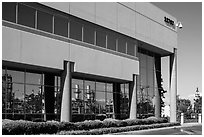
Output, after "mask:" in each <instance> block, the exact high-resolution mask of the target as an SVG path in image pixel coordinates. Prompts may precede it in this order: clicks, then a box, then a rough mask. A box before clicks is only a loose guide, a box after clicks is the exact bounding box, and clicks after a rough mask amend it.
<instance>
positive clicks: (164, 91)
mask: <svg viewBox="0 0 204 137" xmlns="http://www.w3.org/2000/svg"><path fill="white" fill-rule="evenodd" d="M162 83H163V79H162V78H161V89H160V90H159V94H160V102H161V111H164V107H165V103H164V98H165V96H164V94H165V93H166V92H167V91H166V90H164V88H163V84H162Z"/></svg>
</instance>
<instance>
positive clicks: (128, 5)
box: [120, 2, 136, 10]
mask: <svg viewBox="0 0 204 137" xmlns="http://www.w3.org/2000/svg"><path fill="white" fill-rule="evenodd" d="M120 3H121V4H123V5H125V6H127V7H129V8H131V9H133V10H135V6H136V2H120Z"/></svg>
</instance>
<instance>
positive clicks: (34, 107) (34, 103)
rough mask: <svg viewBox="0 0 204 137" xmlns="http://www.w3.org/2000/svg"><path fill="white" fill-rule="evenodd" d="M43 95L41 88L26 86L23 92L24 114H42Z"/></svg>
mask: <svg viewBox="0 0 204 137" xmlns="http://www.w3.org/2000/svg"><path fill="white" fill-rule="evenodd" d="M42 99H43V94H42V90H41V86H36V85H26V91H25V111H26V113H32V114H33V113H42V109H43V105H42Z"/></svg>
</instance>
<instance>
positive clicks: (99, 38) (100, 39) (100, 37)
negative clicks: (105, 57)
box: [96, 29, 106, 48]
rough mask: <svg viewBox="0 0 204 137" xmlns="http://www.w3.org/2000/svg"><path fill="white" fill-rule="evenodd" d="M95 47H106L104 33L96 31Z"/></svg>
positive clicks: (99, 30)
mask: <svg viewBox="0 0 204 137" xmlns="http://www.w3.org/2000/svg"><path fill="white" fill-rule="evenodd" d="M96 45H97V46H100V47H104V48H105V47H106V33H105V32H104V31H103V30H101V29H97V30H96Z"/></svg>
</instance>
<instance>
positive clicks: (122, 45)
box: [118, 36, 126, 53]
mask: <svg viewBox="0 0 204 137" xmlns="http://www.w3.org/2000/svg"><path fill="white" fill-rule="evenodd" d="M118 51H119V52H121V53H126V38H125V37H124V36H119V37H118Z"/></svg>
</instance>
